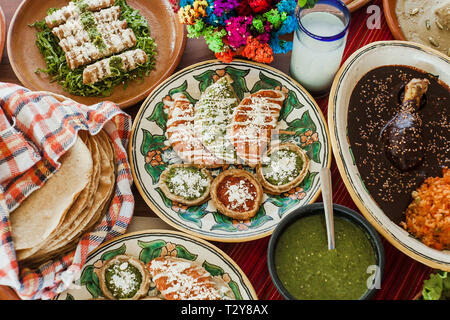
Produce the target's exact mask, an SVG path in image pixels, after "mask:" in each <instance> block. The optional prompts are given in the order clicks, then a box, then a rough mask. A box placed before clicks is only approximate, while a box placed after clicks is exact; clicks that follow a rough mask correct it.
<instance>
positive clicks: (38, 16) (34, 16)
mask: <svg viewBox="0 0 450 320" xmlns="http://www.w3.org/2000/svg"><path fill="white" fill-rule="evenodd" d="M66 2H68V1H66ZM127 3H128V4H129V5H130V6H131V7H133V8H135V9H138V10H139V11H140V13H141V14H142V15H143V16H144V17H145V18H146V19H147V21H148V23H149V26H150V31H151V35H152V37H153V38H154V39H155V42H156V44H157V46H158V48H157V50H158V54H157V57H156V68H155V69H154V70H152V71H151V73H150V75H149V76H148V77H146V78H145V79H144V81H135V82H133V83H130V84H129V86H128V87H127V88H126V89H125V90H124V89H123V87H122V86H120V85H119V86H117V87H116V88H115V89H114V90H113V93H112V95H111V96H109V97H106V98H98V97H79V96H75V95H71V94H69V93H67V92H65V91H63V89H62V87H61V86H60V85H59V84H57V83H51V82H50V81H49V79H48V78H47V77H46V76H45V75H43V74H36V73H35V70H36V69H37V68H45V62H44V59H43V57H42V55H41V54H40V52H39V49H38V48H37V47H36V46H35V45H34V43H35V40H36V35H35V34H36V30H35V29H34V28H30V27H29V26H28V25H29V24H31V23H33V22H35V21H37V20H42V19H43V18H44V17H45V15H46V10H47V9H48V8H52V7H55V8H60V7H62V6H63V5H64V3H63V2H61V1H59V0H48V1H45V2H42V1H39V0H24V1H23V2H22V3H21V4H20V6H19V7H18V9H17V11H16V12H15V14H14V16H13V18H12V20H11V25H10V27H9V30H8V39H7V49H8V55H9V59H10V63H11V67H12V69H13V71H14V73H15V74H16V76H17V78H18V79H19V80H20V82H21V83H22V84H23V85H24V86H25V87H27V88H28V89H30V90H33V91H51V92H54V93H57V94H62V95H65V96H67V97H69V98H71V99H73V100H75V101H77V102H80V103H83V104H86V105H92V104H95V103H98V102H100V101H105V100H108V101H113V102H115V103H117V104H118V105H119V106H120V107H121V108H125V107H128V106H131V105H133V104H136V103H137V102H139V101H141V100H143V99H144V98H145V97H146V96H147V94H148V93H149V92H150V91H152V89H153V88H154V87H156V86H157V85H158V84H159V83H160V82H162V81H163V80H164V79H165V78H167V77H168V76H169V75H170V74H171V73H172V72H173V71H174V69H175V68H176V67H177V65H178V63H179V62H180V59H181V56H182V54H183V51H184V48H185V45H186V34H185V32H184V27H183V25H181V24H180V23H179V22H178V20H177V16H176V15H175V14H174V12H173V11H172V8H171V7H170V5H169V3H168V2H167V1H165V0H152V1H148V0H128V1H127ZM17 39H20V41H18V40H17Z"/></svg>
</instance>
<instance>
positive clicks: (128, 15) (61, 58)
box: [30, 0, 156, 97]
mask: <svg viewBox="0 0 450 320" xmlns="http://www.w3.org/2000/svg"><path fill="white" fill-rule="evenodd" d="M115 5H117V6H120V9H121V19H122V20H123V19H124V20H126V21H127V26H128V27H129V28H131V29H132V30H133V32H134V34H135V36H136V39H137V43H136V46H135V47H133V48H130V49H129V50H133V49H142V50H143V51H144V52H145V53H146V54H147V56H148V60H147V62H145V63H144V64H142V65H140V66H139V67H137V68H136V69H134V70H131V71H124V70H123V69H122V68H117V69H115V70H114V76H112V77H108V78H107V79H103V80H101V81H99V82H96V83H93V84H84V83H83V70H84V68H85V67H86V66H81V67H79V68H76V69H74V70H71V69H70V68H69V66H68V65H67V61H66V56H65V53H64V51H63V50H62V48H61V47H60V46H59V44H58V43H59V40H58V37H56V36H55V35H54V34H53V33H52V31H51V29H50V28H49V27H48V26H47V24H46V23H45V21H36V22H35V23H34V24H32V25H30V26H31V27H34V28H36V29H37V30H38V32H37V34H36V45H37V47H38V48H39V51H40V52H41V54H42V56H43V57H44V60H45V64H46V69H38V70H36V72H37V73H39V72H42V73H45V74H47V75H48V76H49V77H50V80H51V81H52V82H54V81H56V82H58V83H59V84H60V85H61V86H62V87H63V89H64V90H65V91H67V92H69V93H71V94H73V95H77V96H97V97H107V96H109V95H111V92H112V90H113V88H114V87H115V86H117V85H119V84H123V86H124V89H126V87H127V84H128V82H129V81H132V80H137V79H143V78H144V77H145V76H148V74H149V73H150V71H151V70H152V69H154V67H155V57H156V43H155V41H154V40H153V38H152V37H151V36H150V28H149V26H148V22H147V20H146V19H145V18H144V17H143V16H141V15H140V13H139V11H138V10H135V9H133V8H131V7H130V6H128V4H127V3H126V1H125V0H116V1H115ZM50 10H54V9H49V11H50ZM100 40H101V41H102V42H103V40H102V39H101V38H100ZM91 41H92V42H93V43H94V44H95V45H98V44H100V45H101V43H100V42H99V38H98V37H94V38H93V39H92V40H91Z"/></svg>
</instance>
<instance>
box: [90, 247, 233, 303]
mask: <svg viewBox="0 0 450 320" xmlns="http://www.w3.org/2000/svg"><path fill="white" fill-rule="evenodd" d="M96 274H97V276H98V278H99V282H100V289H101V291H102V293H103V295H104V297H105V298H107V299H112V300H138V299H164V300H231V299H234V298H235V297H234V294H233V291H232V290H231V288H230V286H229V285H228V284H227V283H226V282H225V281H224V280H223V279H222V278H220V277H215V276H212V275H211V274H210V273H209V272H208V271H206V269H205V268H203V266H202V265H201V264H200V263H198V262H196V261H191V260H187V259H182V258H177V257H172V256H160V257H156V258H154V259H152V260H150V261H149V262H148V263H147V264H144V263H143V262H142V261H141V260H139V259H138V258H136V257H133V256H131V255H128V254H122V255H118V256H115V257H113V258H111V259H109V260H107V261H105V262H104V263H103V264H102V266H101V268H99V269H96Z"/></svg>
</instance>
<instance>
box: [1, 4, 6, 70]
mask: <svg viewBox="0 0 450 320" xmlns="http://www.w3.org/2000/svg"><path fill="white" fill-rule="evenodd" d="M5 39H6V19H5V14H4V13H3V10H2V7H0V62H1V61H2V55H3V47H4V46H5Z"/></svg>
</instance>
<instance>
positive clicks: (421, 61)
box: [328, 40, 450, 271]
mask: <svg viewBox="0 0 450 320" xmlns="http://www.w3.org/2000/svg"><path fill="white" fill-rule="evenodd" d="M385 65H406V66H411V67H415V68H418V69H420V70H423V71H426V72H429V73H431V74H434V75H437V76H439V79H440V80H442V81H443V82H444V83H446V84H449V83H450V58H449V57H447V56H446V55H444V54H442V53H441V52H439V51H437V50H434V49H432V48H429V47H427V46H424V45H422V44H419V43H414V42H407V41H396V40H390V41H378V42H372V43H370V44H368V45H366V46H364V47H362V48H360V49H358V50H357V51H355V52H354V53H353V54H352V55H351V56H350V57H348V58H347V60H346V61H345V63H344V64H343V65H342V66H341V68H340V69H339V71H338V73H337V74H336V77H335V78H334V82H333V86H332V87H331V91H330V97H329V102H328V126H329V132H330V137H331V145H332V148H333V154H334V157H335V160H336V164H337V167H338V169H339V172H340V174H341V177H342V180H343V182H344V184H345V186H346V188H347V190H348V192H349V193H350V196H351V197H352V199H353V201H354V202H355V204H356V206H357V207H358V209H359V211H360V212H361V213H362V214H363V215H364V216H365V218H366V219H367V220H368V221H369V222H370V223H371V224H372V225H373V226H374V227H375V229H376V230H377V231H378V232H379V233H380V234H381V235H382V236H384V237H385V238H386V239H387V240H388V241H389V242H390V243H391V244H392V245H393V246H394V247H396V248H397V249H399V250H400V251H401V252H403V253H405V254H406V255H408V256H410V257H411V258H413V259H415V260H417V261H419V262H421V263H423V264H425V265H427V266H429V267H431V268H436V269H440V270H444V271H450V250H444V251H439V250H436V249H432V248H430V247H427V246H426V245H425V244H423V243H422V242H420V241H419V240H417V239H415V238H414V237H412V236H411V235H410V234H409V233H408V232H406V231H405V230H404V229H403V228H402V227H400V226H399V225H398V224H396V223H394V222H393V221H392V220H391V219H390V218H389V217H388V216H387V215H386V214H385V213H384V212H383V211H382V210H381V209H380V207H378V205H377V204H376V202H375V201H374V199H373V198H372V197H371V195H370V193H369V192H368V191H367V189H366V188H365V186H364V182H363V181H362V179H361V177H360V174H359V171H358V167H357V165H356V163H355V162H354V159H353V156H352V151H351V147H350V142H349V140H348V137H347V114H348V106H349V100H350V96H351V93H352V91H353V88H354V86H355V84H356V83H357V82H358V81H359V80H360V79H361V78H362V77H363V76H364V75H365V74H366V73H367V72H369V71H370V70H373V69H374V68H377V67H380V66H385Z"/></svg>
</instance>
